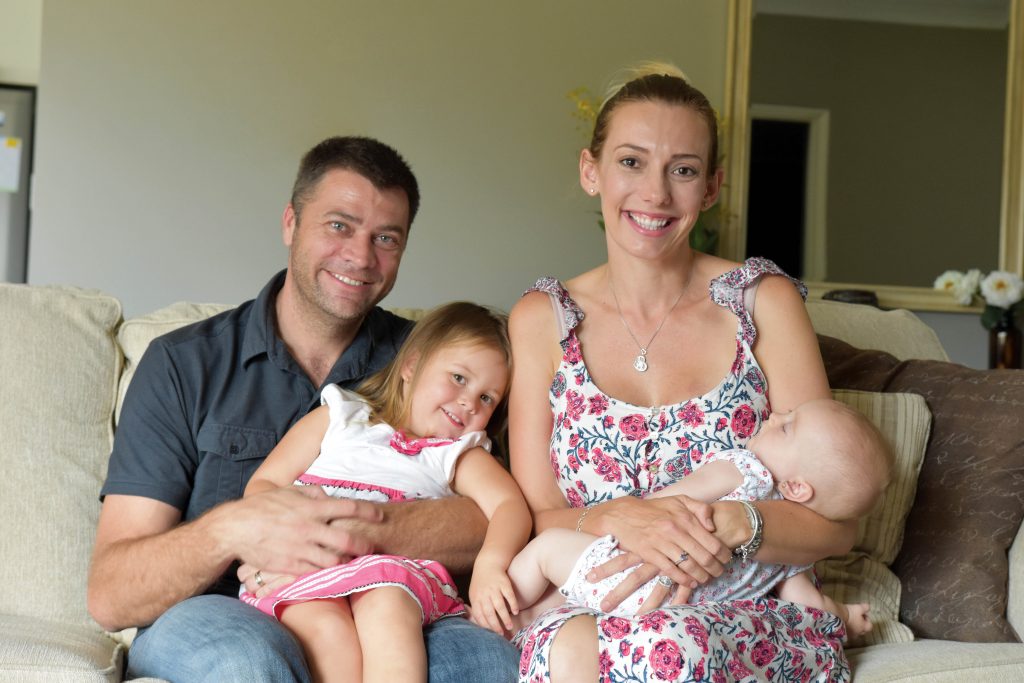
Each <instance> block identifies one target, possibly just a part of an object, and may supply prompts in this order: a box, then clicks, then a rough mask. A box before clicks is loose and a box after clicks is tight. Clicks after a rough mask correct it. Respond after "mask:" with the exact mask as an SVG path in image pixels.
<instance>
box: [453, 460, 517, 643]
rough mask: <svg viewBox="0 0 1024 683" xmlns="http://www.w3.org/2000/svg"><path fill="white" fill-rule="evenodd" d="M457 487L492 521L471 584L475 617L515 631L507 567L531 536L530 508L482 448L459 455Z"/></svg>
mask: <svg viewBox="0 0 1024 683" xmlns="http://www.w3.org/2000/svg"><path fill="white" fill-rule="evenodd" d="M452 488H454V489H455V491H456V492H457V493H459V494H460V495H463V496H466V497H467V498H470V499H472V500H473V501H475V502H476V504H477V505H478V506H479V507H480V509H481V510H482V511H483V513H484V515H485V516H486V517H487V519H488V524H487V533H486V535H485V536H484V543H483V546H482V547H481V548H480V553H479V554H478V555H477V557H476V561H475V562H474V563H473V577H472V579H471V581H470V584H469V599H470V603H471V604H472V606H473V614H472V616H473V620H474V621H476V622H477V623H478V624H480V625H481V626H485V627H487V628H490V629H491V630H493V631H495V632H496V633H503V629H504V630H511V629H512V619H511V614H516V613H518V612H519V605H518V604H517V602H516V595H515V590H514V589H513V588H512V582H511V581H510V580H509V578H508V574H507V572H506V570H507V569H508V566H509V565H510V564H511V563H512V558H514V557H515V556H516V553H518V552H519V551H520V550H522V549H523V546H525V545H526V542H527V541H528V540H529V538H530V529H531V527H532V526H533V525H532V523H531V519H530V509H529V508H528V507H527V506H526V500H524V499H523V494H522V493H521V492H520V491H519V487H518V486H516V482H515V481H514V480H513V479H512V476H511V475H510V474H509V473H508V472H506V471H505V470H504V469H503V468H502V467H501V465H499V464H498V463H497V461H496V460H495V459H494V458H493V457H492V456H491V454H490V453H488V452H487V451H485V450H484V449H482V448H474V449H472V450H470V451H468V452H466V453H464V454H463V455H462V456H461V457H460V458H459V462H458V465H457V467H456V468H455V480H454V481H453V482H452ZM506 605H507V607H506ZM510 611H511V614H510Z"/></svg>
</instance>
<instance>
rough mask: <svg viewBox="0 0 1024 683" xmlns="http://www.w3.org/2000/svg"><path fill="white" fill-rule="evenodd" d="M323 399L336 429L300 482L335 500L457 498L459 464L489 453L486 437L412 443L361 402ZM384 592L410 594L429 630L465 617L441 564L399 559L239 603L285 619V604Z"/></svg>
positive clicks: (335, 396)
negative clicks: (454, 483)
mask: <svg viewBox="0 0 1024 683" xmlns="http://www.w3.org/2000/svg"><path fill="white" fill-rule="evenodd" d="M320 400H321V403H323V404H326V405H327V406H328V410H329V412H330V423H329V425H328V427H327V432H326V434H325V435H324V438H323V441H322V442H321V445H320V455H319V456H317V458H316V460H314V461H313V464H312V465H310V467H309V469H308V470H306V472H305V473H304V474H303V475H302V476H300V477H299V478H298V479H297V480H296V482H295V483H296V484H302V485H307V486H320V487H322V488H323V490H324V491H325V492H326V493H327V494H328V495H331V496H333V497H335V498H354V499H359V500H369V501H373V502H378V503H386V502H394V501H405V500H416V499H424V498H444V497H446V496H450V495H452V494H453V491H452V488H451V480H452V476H453V474H454V471H455V465H456V463H457V462H458V460H459V457H460V456H461V455H462V454H463V453H465V452H466V451H468V450H470V449H472V448H475V447H477V446H480V447H482V448H486V449H490V446H491V442H490V440H489V439H488V438H487V435H486V434H484V433H483V432H470V433H468V434H464V435H463V436H461V437H460V438H459V439H458V440H450V439H406V438H405V435H404V434H403V433H402V432H401V431H396V430H395V429H393V428H392V427H390V426H389V425H386V424H383V423H379V422H378V423H376V424H371V423H370V408H369V406H368V405H367V404H366V403H365V402H364V401H363V400H362V398H360V396H359V395H358V394H354V393H352V392H350V391H346V390H344V389H341V388H340V387H338V386H335V385H333V384H332V385H329V386H327V387H325V388H324V390H323V393H322V395H321V399H320ZM381 586H394V587H397V588H401V589H403V590H405V591H406V592H408V593H409V595H410V596H412V598H413V599H415V600H416V602H417V603H418V604H419V606H420V609H421V610H422V612H423V623H424V624H429V623H433V622H434V621H437V620H438V619H441V618H444V617H449V616H456V615H461V614H464V613H465V611H466V606H465V605H464V604H463V602H462V600H460V599H459V596H458V592H457V590H456V588H455V582H454V581H453V580H452V577H451V575H450V574H449V573H448V570H447V569H445V568H444V566H443V565H441V563H439V562H435V561H433V560H421V559H410V558H406V557H399V556H395V555H363V556H361V557H357V558H355V559H353V560H352V561H350V562H347V563H345V564H341V565H337V566H334V567H328V568H326V569H321V570H318V571H315V572H310V573H308V574H304V575H303V576H300V577H299V578H298V579H296V580H295V582H294V583H291V584H289V585H287V586H284V587H283V588H279V589H278V590H276V591H274V592H273V593H271V594H270V595H266V596H264V597H262V598H257V597H256V596H255V595H253V594H252V593H249V592H243V593H242V594H241V595H240V596H239V597H240V598H241V599H242V600H243V601H245V602H247V603H248V604H250V605H253V606H254V607H256V608H258V609H260V610H261V611H263V612H266V613H267V614H269V615H271V616H274V617H278V618H280V614H281V610H282V609H284V607H285V606H287V605H291V604H294V603H297V602H307V601H309V600H329V599H332V598H340V597H344V596H347V595H351V594H353V593H358V592H360V591H367V590H372V589H374V588H379V587H381Z"/></svg>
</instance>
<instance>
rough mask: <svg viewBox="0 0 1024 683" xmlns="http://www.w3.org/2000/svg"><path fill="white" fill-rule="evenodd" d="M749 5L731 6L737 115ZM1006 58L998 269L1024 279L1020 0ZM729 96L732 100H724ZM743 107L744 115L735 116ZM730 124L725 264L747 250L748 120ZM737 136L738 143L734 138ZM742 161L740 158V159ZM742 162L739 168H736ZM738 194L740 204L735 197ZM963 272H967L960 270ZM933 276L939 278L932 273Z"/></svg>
mask: <svg viewBox="0 0 1024 683" xmlns="http://www.w3.org/2000/svg"><path fill="white" fill-rule="evenodd" d="M753 12H754V8H753V4H752V0H730V3H729V35H728V41H727V45H728V60H727V66H728V67H729V68H730V69H733V70H735V72H734V73H731V74H729V75H727V79H726V84H727V101H730V102H731V103H732V104H733V106H734V108H735V109H736V110H737V111H743V112H745V111H746V109H747V106H748V100H749V92H750V49H751V44H752V32H753V30H752V29H753V26H752V24H753ZM1007 32H1008V44H1009V47H1008V54H1007V64H1006V83H1007V85H1006V123H1005V132H1004V136H1003V181H1002V209H1001V215H1000V226H999V268H1000V269H1001V270H1008V271H1010V272H1014V273H1017V274H1022V275H1024V0H1010V16H1009V23H1008V27H1007ZM730 93H732V97H733V98H734V99H732V100H729V99H728V98H729V94H730ZM741 101H742V106H743V109H742V110H740V109H739V107H740V102H741ZM732 117H733V120H734V122H735V121H738V120H740V119H742V120H743V123H742V124H741V125H735V126H731V129H730V135H729V150H730V152H734V151H735V150H741V154H735V153H734V154H733V158H732V160H731V161H732V163H730V164H729V165H728V166H727V174H729V173H731V174H732V175H733V176H734V177H736V178H741V179H742V182H741V183H738V184H737V186H735V187H734V188H733V192H731V193H730V194H729V202H730V204H729V208H730V213H731V214H735V215H734V216H730V220H729V226H730V228H734V229H735V230H736V234H731V233H729V231H726V232H727V233H728V234H723V236H722V237H723V239H722V240H721V242H720V245H721V246H720V249H719V254H720V255H721V256H723V257H725V258H730V259H733V260H737V261H739V260H742V259H743V256H744V251H745V246H746V188H747V173H748V167H747V164H748V163H749V162H748V160H747V149H748V145H749V126H748V124H747V117H746V116H745V115H744V116H739V115H737V114H736V113H735V112H734V113H733V114H732ZM740 132H742V138H741V137H740V136H739V133H740ZM741 157H742V158H741ZM740 161H742V166H741V167H740V166H739V163H740ZM740 192H742V195H743V199H742V200H738V199H737V198H736V195H738V194H740ZM965 267H967V266H966V265H965ZM936 275H938V273H936ZM808 287H809V288H810V289H811V292H812V296H817V297H820V296H821V295H822V294H824V293H825V292H827V291H829V290H832V289H863V290H869V291H873V292H875V293H876V294H877V296H878V299H879V303H880V304H881V305H882V306H883V307H885V308H908V309H912V310H918V311H945V312H949V313H977V312H978V311H980V310H981V308H980V307H978V306H973V307H972V306H959V305H957V304H956V302H954V301H951V300H950V299H949V296H948V295H945V294H943V293H942V292H938V291H936V290H933V289H931V288H929V287H904V286H894V285H878V284H856V283H839V282H811V283H808Z"/></svg>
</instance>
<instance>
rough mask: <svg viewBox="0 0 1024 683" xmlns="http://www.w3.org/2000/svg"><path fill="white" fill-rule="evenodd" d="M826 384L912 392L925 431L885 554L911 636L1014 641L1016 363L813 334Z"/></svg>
mask: <svg viewBox="0 0 1024 683" xmlns="http://www.w3.org/2000/svg"><path fill="white" fill-rule="evenodd" d="M819 343H820V346H821V350H822V356H823V357H824V360H825V367H826V368H827V370H828V376H829V382H830V383H831V385H832V386H833V387H843V388H850V389H862V390H866V391H884V392H912V393H916V394H920V395H922V396H923V397H924V399H925V401H926V402H927V403H928V408H929V410H931V413H932V435H931V438H930V439H929V442H928V448H927V451H926V453H925V460H924V463H923V465H922V467H921V474H920V477H919V479H918V487H917V498H916V500H915V502H914V505H913V508H912V509H911V512H910V515H909V517H908V518H907V525H906V533H905V538H904V542H903V547H902V549H901V551H900V553H899V555H898V556H897V558H896V560H895V561H894V562H893V571H894V572H895V573H896V574H897V576H899V577H900V581H901V583H902V586H903V598H902V603H901V607H900V621H902V622H903V623H905V624H907V625H908V626H910V627H911V628H912V629H913V631H914V634H915V635H916V636H917V637H918V638H934V639H942V640H959V641H975V642H1000V641H1014V640H1017V637H1016V635H1015V634H1014V632H1013V629H1012V628H1011V626H1010V624H1009V622H1008V621H1007V618H1006V611H1007V580H1008V564H1007V551H1008V549H1009V548H1010V545H1011V543H1012V542H1013V540H1014V537H1015V535H1016V533H1017V530H1018V528H1019V527H1020V524H1021V519H1022V518H1024V498H1022V496H1021V491H1022V490H1024V419H1022V416H1024V372H1022V371H1019V370H973V369H971V368H966V367H963V366H960V365H955V364H952V363H943V362H938V361H928V360H908V361H903V362H901V361H898V360H897V359H896V358H894V357H893V356H891V355H889V354H887V353H883V352H880V351H864V350H860V349H856V348H853V347H851V346H850V345H849V344H846V343H845V342H842V341H840V340H838V339H832V338H829V337H822V336H819Z"/></svg>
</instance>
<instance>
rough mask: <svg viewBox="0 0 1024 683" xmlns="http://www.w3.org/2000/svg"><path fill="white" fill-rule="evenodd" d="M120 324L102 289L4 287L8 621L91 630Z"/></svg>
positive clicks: (0, 360) (2, 495) (1, 463)
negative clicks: (91, 573) (89, 593)
mask: <svg viewBox="0 0 1024 683" xmlns="http://www.w3.org/2000/svg"><path fill="white" fill-rule="evenodd" d="M120 320H121V304H120V303H119V302H118V301H117V300H116V299H114V298H112V297H109V296H106V295H104V294H102V293H99V292H95V291H87V290H82V289H76V288H70V287H41V286H27V285H12V284H0V349H3V353H0V377H2V378H3V380H2V381H0V405H2V406H3V411H0V415H2V418H0V419H2V423H0V434H2V435H3V438H2V439H0V471H2V472H3V476H2V477H0V520H2V523H3V533H2V534H0V566H3V567H5V568H6V570H5V571H4V573H3V580H2V581H0V611H2V612H3V613H4V614H7V615H25V616H33V617H40V618H43V619H48V620H51V621H57V622H64V623H70V624H78V625H82V626H86V625H88V626H91V627H92V628H98V627H96V626H95V625H94V623H93V622H92V620H91V619H90V618H89V616H88V614H87V612H86V606H85V593H86V580H87V577H88V568H89V558H90V556H91V554H92V545H93V541H94V538H95V531H96V522H97V520H98V517H99V509H100V502H99V490H100V485H101V484H102V482H103V479H104V477H105V476H106V470H107V459H108V458H109V456H110V447H111V443H112V438H113V424H112V422H111V415H112V414H113V410H114V398H115V396H116V392H117V378H118V376H119V374H120V371H121V355H120V353H119V352H118V349H117V345H116V344H115V343H114V332H115V330H116V329H117V325H118V323H119V322H120ZM12 570H13V571H12Z"/></svg>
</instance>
